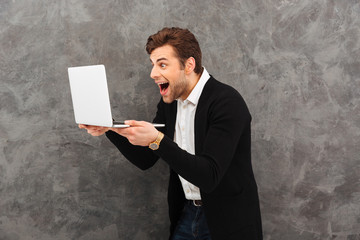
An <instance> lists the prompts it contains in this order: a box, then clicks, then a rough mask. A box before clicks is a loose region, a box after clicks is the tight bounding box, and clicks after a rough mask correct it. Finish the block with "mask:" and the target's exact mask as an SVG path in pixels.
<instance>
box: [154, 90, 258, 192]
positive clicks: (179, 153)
mask: <svg viewBox="0 0 360 240" xmlns="http://www.w3.org/2000/svg"><path fill="white" fill-rule="evenodd" d="M230 95H231V96H230V97H229V96H226V95H225V94H222V96H221V97H217V98H216V101H214V102H212V103H211V104H210V105H211V106H209V109H208V112H207V115H208V119H207V121H208V130H207V132H206V136H205V138H204V139H202V140H203V143H202V149H201V151H200V153H197V154H196V155H193V154H190V153H188V152H186V151H184V150H182V149H181V148H179V147H178V145H177V144H176V143H175V142H174V141H172V140H171V139H170V138H168V137H166V136H165V137H164V139H163V140H162V142H161V144H160V148H159V149H158V150H156V151H155V153H156V154H157V155H158V156H159V157H161V158H162V159H163V160H164V161H166V162H167V163H168V164H169V166H170V167H171V168H172V169H173V170H174V171H175V172H176V173H178V174H179V175H180V176H182V177H183V178H185V179H186V180H188V181H189V182H191V183H192V184H194V185H196V186H197V187H199V188H200V189H201V190H202V191H204V192H211V191H213V190H214V189H215V188H216V186H217V185H218V184H219V182H220V181H221V179H222V177H223V176H224V174H225V173H226V171H227V169H228V168H229V165H230V163H231V161H232V160H233V158H234V156H235V154H236V152H237V151H239V149H238V147H239V142H240V138H241V137H242V135H243V133H244V129H245V128H247V127H249V126H250V122H251V116H250V113H249V111H248V109H247V106H246V104H245V102H244V100H243V99H242V97H241V96H240V94H238V93H237V92H236V94H230ZM198 107H199V106H198ZM202 120H204V121H205V120H206V119H202ZM205 122H206V121H205ZM203 124H205V123H203ZM196 127H197V126H196ZM195 131H196V130H195ZM246 134H249V133H246ZM249 141H250V140H249Z"/></svg>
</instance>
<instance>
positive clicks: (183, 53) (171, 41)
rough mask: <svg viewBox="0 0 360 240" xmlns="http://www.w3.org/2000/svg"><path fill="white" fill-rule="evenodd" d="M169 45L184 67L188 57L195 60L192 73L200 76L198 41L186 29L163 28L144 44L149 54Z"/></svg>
mask: <svg viewBox="0 0 360 240" xmlns="http://www.w3.org/2000/svg"><path fill="white" fill-rule="evenodd" d="M164 45H170V46H172V47H173V48H174V51H175V53H176V54H177V57H178V58H179V61H180V64H181V65H182V66H183V67H185V61H186V60H187V59H188V58H189V57H193V58H194V59H195V63H196V66H195V69H194V72H195V73H197V74H200V73H201V71H202V65H201V50H200V46H199V43H198V41H197V40H196V38H195V36H194V34H192V33H191V32H190V31H189V30H188V29H182V28H178V27H172V28H163V29H162V30H160V31H159V32H157V33H155V34H153V35H151V36H150V37H149V38H148V40H147V43H146V51H147V53H148V54H151V53H152V51H154V50H155V49H156V48H158V47H162V46H164Z"/></svg>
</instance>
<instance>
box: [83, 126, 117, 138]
mask: <svg viewBox="0 0 360 240" xmlns="http://www.w3.org/2000/svg"><path fill="white" fill-rule="evenodd" d="M79 128H83V129H86V130H87V132H88V133H89V134H91V135H92V136H94V137H97V136H101V135H103V134H104V133H106V132H107V131H109V130H110V128H108V127H101V126H92V125H84V124H79Z"/></svg>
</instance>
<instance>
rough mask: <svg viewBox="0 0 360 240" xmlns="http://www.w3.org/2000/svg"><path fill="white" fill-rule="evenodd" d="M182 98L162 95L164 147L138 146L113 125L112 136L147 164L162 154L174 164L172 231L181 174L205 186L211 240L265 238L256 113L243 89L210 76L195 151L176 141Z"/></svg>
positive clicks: (202, 188)
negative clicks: (254, 140)
mask: <svg viewBox="0 0 360 240" xmlns="http://www.w3.org/2000/svg"><path fill="white" fill-rule="evenodd" d="M176 113H177V103H176V101H174V102H173V103H171V104H166V103H164V102H163V101H162V100H160V102H159V104H158V109H157V113H156V117H155V119H154V122H158V123H165V125H166V127H165V129H160V130H161V131H163V132H164V133H165V137H164V138H163V140H162V141H161V144H160V148H159V149H158V150H156V151H152V150H150V149H149V148H147V147H140V146H133V145H131V144H130V143H129V142H128V141H127V139H126V138H123V137H121V136H120V135H118V134H116V133H114V132H112V131H109V132H107V133H106V135H107V137H108V138H109V139H110V141H111V142H112V143H113V144H114V145H115V146H116V147H117V148H118V149H119V150H120V151H121V152H122V154H123V155H124V156H125V157H126V158H127V159H128V160H129V161H131V162H132V163H133V164H135V165H136V166H137V167H139V168H141V169H143V170H145V169H148V168H150V167H152V166H153V165H154V164H155V163H156V161H157V160H158V159H159V157H160V158H161V159H163V160H164V161H165V162H167V163H168V164H169V166H170V181H169V191H168V203H169V215H170V221H171V229H170V232H171V234H170V237H171V235H172V233H173V231H174V228H175V227H176V224H177V222H178V220H179V218H180V215H181V211H182V208H183V205H184V201H185V196H184V192H183V189H182V186H181V182H180V180H179V177H178V174H179V175H181V176H182V177H183V178H185V179H186V180H187V181H189V182H191V183H192V184H194V185H196V186H197V187H199V188H200V192H201V198H202V200H203V203H204V206H203V207H204V212H205V216H206V219H207V223H208V226H209V230H210V234H211V237H212V240H225V239H228V240H230V239H234V240H235V239H244V240H259V239H262V227H261V216H260V207H259V199H258V193H257V186H256V182H255V178H254V174H253V170H252V166H251V132H250V123H251V115H250V113H249V110H248V108H247V106H246V103H245V101H244V100H243V98H242V97H241V95H240V94H239V93H238V92H237V91H236V90H235V89H233V88H232V87H230V86H228V85H225V84H223V83H220V82H219V81H217V80H215V79H214V78H213V77H210V79H209V80H208V82H207V83H206V85H205V86H204V89H203V92H202V94H201V96H200V99H199V102H198V106H197V109H196V114H195V155H192V154H190V153H188V152H186V151H184V150H182V149H181V148H180V147H178V145H177V144H176V143H175V142H174V141H173V138H174V130H175V122H176Z"/></svg>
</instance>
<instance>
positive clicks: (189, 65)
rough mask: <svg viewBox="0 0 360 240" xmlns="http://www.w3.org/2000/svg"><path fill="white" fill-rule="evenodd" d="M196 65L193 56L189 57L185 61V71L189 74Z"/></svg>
mask: <svg viewBox="0 0 360 240" xmlns="http://www.w3.org/2000/svg"><path fill="white" fill-rule="evenodd" d="M195 67H196V62H195V58H193V57H189V58H188V59H187V60H186V62H185V73H186V74H190V73H192V72H193V71H194V69H195Z"/></svg>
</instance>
